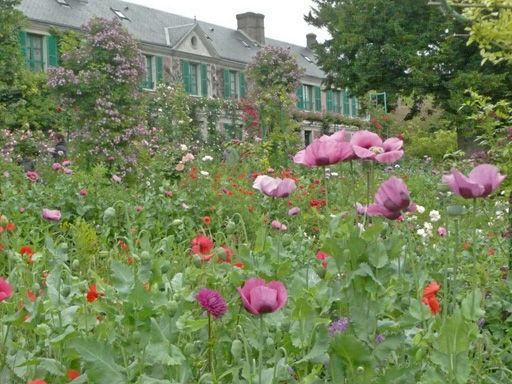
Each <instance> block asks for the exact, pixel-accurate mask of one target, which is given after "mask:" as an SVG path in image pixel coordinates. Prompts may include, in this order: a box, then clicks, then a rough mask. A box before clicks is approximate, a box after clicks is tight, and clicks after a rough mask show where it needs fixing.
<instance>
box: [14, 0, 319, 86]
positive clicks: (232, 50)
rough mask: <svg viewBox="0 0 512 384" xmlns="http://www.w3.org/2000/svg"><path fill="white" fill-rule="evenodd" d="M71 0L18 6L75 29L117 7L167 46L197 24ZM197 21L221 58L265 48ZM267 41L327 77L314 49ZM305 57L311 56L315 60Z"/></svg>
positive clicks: (144, 37)
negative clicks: (65, 4) (64, 3)
mask: <svg viewBox="0 0 512 384" xmlns="http://www.w3.org/2000/svg"><path fill="white" fill-rule="evenodd" d="M67 1H68V3H69V5H70V7H64V6H62V5H59V4H58V3H57V1H56V0H22V2H21V4H20V5H19V6H18V9H20V10H21V11H22V12H23V13H24V14H25V16H26V17H27V18H28V19H29V20H30V21H36V22H41V23H44V24H49V25H55V26H59V27H65V28H74V29H79V28H80V27H81V26H82V25H83V24H85V23H87V21H88V20H89V19H91V18H92V17H94V16H96V17H103V18H107V19H111V18H113V17H116V16H115V14H114V12H113V11H112V9H117V10H119V11H121V12H122V13H123V14H124V15H125V16H126V17H127V18H128V19H129V20H123V21H122V23H123V25H125V26H126V28H127V29H128V31H129V32H130V33H131V34H132V35H133V36H134V38H135V39H137V40H139V41H141V42H143V43H147V44H154V45H159V46H165V47H174V46H175V45H176V44H177V43H178V42H179V41H181V40H182V39H183V38H184V37H185V36H186V35H187V34H188V33H190V32H191V30H192V29H193V28H194V25H195V21H194V20H193V19H191V18H187V17H183V16H179V15H175V14H172V13H168V12H164V11H160V10H156V9H153V8H148V7H145V6H142V5H138V4H133V3H130V2H126V1H120V0H88V2H87V3H84V2H80V0H67ZM234 17H235V15H233V18H234ZM197 24H198V25H199V26H200V28H201V29H202V31H203V32H204V33H205V37H206V38H207V39H208V40H209V41H210V42H211V44H212V46H213V48H214V50H215V51H216V52H217V53H218V55H219V58H220V59H225V60H228V61H234V62H238V63H240V64H247V63H249V62H250V61H251V59H252V57H254V55H255V54H256V52H257V51H258V50H259V49H260V48H261V47H260V46H259V45H257V44H255V43H254V42H253V41H252V40H251V39H249V38H248V37H247V36H246V35H245V34H243V33H241V32H239V31H237V30H235V29H230V28H226V27H222V26H219V25H215V24H211V23H208V22H204V21H199V20H198V21H197ZM166 30H167V33H166ZM266 45H272V46H276V47H280V48H289V49H290V51H291V52H292V54H293V55H294V56H295V57H296V58H297V61H298V63H299V65H300V66H301V67H302V68H304V69H305V74H306V76H310V77H314V78H319V79H323V78H324V77H325V74H324V72H323V71H322V70H321V69H320V68H319V67H318V66H317V65H316V64H315V59H314V54H313V52H312V51H311V50H310V49H308V48H306V47H300V46H297V45H293V44H289V43H286V42H283V41H278V40H273V39H268V38H267V39H266ZM305 57H308V58H310V60H311V62H309V61H307V60H306V59H305Z"/></svg>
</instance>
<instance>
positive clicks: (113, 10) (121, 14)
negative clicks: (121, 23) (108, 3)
mask: <svg viewBox="0 0 512 384" xmlns="http://www.w3.org/2000/svg"><path fill="white" fill-rule="evenodd" d="M110 9H111V10H112V12H114V13H115V14H116V16H117V17H119V18H120V19H121V20H130V19H129V18H128V17H126V15H125V14H124V13H123V12H121V11H120V10H119V9H114V8H110Z"/></svg>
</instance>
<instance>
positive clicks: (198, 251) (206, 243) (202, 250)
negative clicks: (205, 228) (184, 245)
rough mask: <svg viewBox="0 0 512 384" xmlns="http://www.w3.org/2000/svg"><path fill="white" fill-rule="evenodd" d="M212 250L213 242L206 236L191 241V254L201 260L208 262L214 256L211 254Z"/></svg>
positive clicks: (198, 236)
mask: <svg viewBox="0 0 512 384" xmlns="http://www.w3.org/2000/svg"><path fill="white" fill-rule="evenodd" d="M212 249H213V242H212V241H211V240H210V239H209V238H208V237H207V236H205V235H197V236H196V237H194V238H193V239H192V245H191V250H192V254H194V255H198V256H200V257H201V260H203V261H208V260H210V259H211V258H212V257H213V256H214V254H213V253H211V252H212Z"/></svg>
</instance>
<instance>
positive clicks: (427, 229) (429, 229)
mask: <svg viewBox="0 0 512 384" xmlns="http://www.w3.org/2000/svg"><path fill="white" fill-rule="evenodd" d="M423 228H425V230H426V231H430V232H432V228H433V227H432V224H430V223H429V222H428V221H426V222H424V223H423Z"/></svg>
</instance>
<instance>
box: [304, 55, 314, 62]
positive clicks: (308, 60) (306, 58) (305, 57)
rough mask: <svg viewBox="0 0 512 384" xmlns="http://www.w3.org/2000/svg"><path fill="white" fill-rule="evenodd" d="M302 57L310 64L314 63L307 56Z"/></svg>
mask: <svg viewBox="0 0 512 384" xmlns="http://www.w3.org/2000/svg"><path fill="white" fill-rule="evenodd" d="M302 57H303V58H304V59H305V60H306V61H307V62H308V63H313V60H311V59H310V58H309V56H306V55H302Z"/></svg>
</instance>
